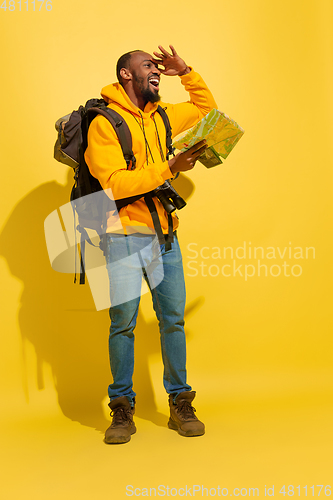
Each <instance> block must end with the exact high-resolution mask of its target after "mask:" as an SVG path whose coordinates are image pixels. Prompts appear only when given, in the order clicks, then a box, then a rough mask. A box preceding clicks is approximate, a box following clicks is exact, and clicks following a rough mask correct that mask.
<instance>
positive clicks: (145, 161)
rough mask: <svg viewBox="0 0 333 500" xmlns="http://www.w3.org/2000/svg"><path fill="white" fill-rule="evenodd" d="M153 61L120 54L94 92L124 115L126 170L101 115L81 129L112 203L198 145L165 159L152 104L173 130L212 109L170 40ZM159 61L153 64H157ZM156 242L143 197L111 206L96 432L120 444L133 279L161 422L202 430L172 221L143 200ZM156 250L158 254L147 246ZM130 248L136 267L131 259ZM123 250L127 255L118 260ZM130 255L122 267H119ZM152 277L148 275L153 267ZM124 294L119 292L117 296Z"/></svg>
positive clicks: (130, 353)
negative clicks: (103, 395) (154, 362)
mask: <svg viewBox="0 0 333 500" xmlns="http://www.w3.org/2000/svg"><path fill="white" fill-rule="evenodd" d="M159 49H160V52H154V55H155V58H153V57H152V56H151V55H150V54H148V53H146V52H143V51H139V50H138V51H133V52H129V53H127V54H124V55H123V56H121V57H120V59H119V60H118V63H117V77H118V83H115V84H112V85H108V86H107V87H104V88H103V89H102V96H103V98H104V99H105V100H106V101H107V102H108V103H109V104H108V106H109V107H110V108H111V109H114V110H115V111H117V112H118V113H119V114H120V115H121V116H122V117H123V118H124V119H125V121H126V123H127V124H128V126H129V129H130V131H131V134H132V141H133V146H132V149H133V153H134V155H135V157H136V168H135V170H128V169H127V164H126V162H125V160H124V157H123V153H122V150H121V147H120V144H119V141H118V139H117V136H116V133H115V131H114V129H113V127H112V126H111V125H110V123H109V122H108V120H106V119H105V118H104V117H103V116H97V117H96V118H95V119H94V120H93V122H92V123H91V125H90V128H89V132H88V148H87V150H86V153H85V158H86V161H87V164H88V166H89V169H90V171H91V173H92V175H94V176H95V177H96V178H98V180H99V181H100V183H101V185H102V187H103V189H109V188H110V189H111V192H112V194H113V196H114V199H116V200H118V199H121V198H127V197H131V196H136V195H140V194H143V193H147V192H150V191H152V190H154V189H156V188H157V187H158V186H160V185H162V184H163V183H164V181H166V180H171V179H173V178H174V176H175V175H176V174H177V172H184V171H187V170H190V169H192V168H193V167H194V165H195V162H196V160H197V159H198V157H199V156H200V155H201V153H202V152H203V151H204V149H205V148H206V145H205V142H204V141H202V142H200V143H198V144H196V145H195V146H193V147H192V148H191V149H189V150H188V151H186V152H184V153H178V154H177V155H176V156H175V157H173V158H172V159H170V160H166V153H167V151H166V129H165V126H164V123H163V120H162V117H161V116H160V114H159V113H157V112H156V110H157V107H158V103H159V104H160V105H161V106H162V107H163V108H164V109H165V110H166V113H167V115H168V117H169V120H170V124H171V127H172V134H173V136H176V135H178V134H179V133H180V132H183V131H184V130H186V129H188V128H190V127H192V126H193V125H195V124H196V123H197V122H198V121H199V120H200V119H201V118H203V117H204V116H205V115H206V114H207V113H208V112H209V111H210V110H211V109H213V108H217V105H216V103H215V101H214V98H213V96H212V94H211V93H210V91H209V90H208V88H207V86H206V84H205V83H204V81H203V80H202V78H201V77H200V76H199V75H198V74H197V73H195V72H194V71H193V69H192V68H190V67H189V66H187V64H186V63H185V61H184V60H183V59H181V58H180V57H179V55H178V54H177V52H176V50H175V49H174V47H173V46H171V45H170V49H171V54H170V53H169V52H167V51H166V50H165V49H164V48H163V47H162V46H159ZM160 65H162V66H163V68H162V69H161V68H159V66H160ZM161 74H163V75H167V76H179V77H180V80H181V83H182V84H183V85H184V86H185V90H187V91H188V92H189V94H190V101H189V102H185V103H180V104H176V105H172V104H166V103H161V102H159V101H160V96H159V86H160V78H161ZM153 202H154V206H155V207H156V212H157V214H158V220H159V223H160V226H161V228H162V232H163V234H164V235H165V239H166V242H167V243H166V244H161V245H160V244H159V243H158V242H157V245H158V249H157V248H156V238H153V236H154V234H155V233H154V229H153V228H154V224H153V220H152V215H151V211H150V210H149V208H148V206H147V204H146V201H145V199H144V198H140V199H139V200H137V201H135V202H134V203H131V204H128V205H127V206H125V207H124V208H122V209H121V210H120V212H119V217H120V221H121V225H122V230H121V231H119V229H117V227H116V226H115V225H113V223H112V218H111V217H110V218H109V220H108V223H107V245H106V246H107V251H106V258H107V266H108V272H109V278H110V293H111V308H110V318H111V327H110V337H109V350H110V365H111V372H112V376H113V383H112V384H111V385H110V386H109V391H108V392H109V396H110V404H109V406H110V408H111V410H112V413H111V415H112V416H113V420H112V424H111V426H110V427H109V428H108V429H107V431H106V433H105V442H106V443H110V444H111V443H124V442H128V441H129V440H130V438H131V434H134V433H135V432H136V428H135V424H134V422H133V415H134V410H135V396H136V394H135V392H134V391H133V388H132V374H133V368H134V334H133V331H134V328H135V324H136V318H137V314H138V308H139V302H140V289H141V281H142V276H144V278H145V279H146V281H147V283H148V286H149V287H150V291H151V294H152V299H153V306H154V310H155V312H156V315H157V318H158V321H159V328H160V333H161V350H162V358H163V363H164V375H163V383H164V387H165V389H166V391H167V393H168V394H169V405H170V419H169V422H168V426H169V428H171V429H174V430H177V431H178V433H179V434H181V435H183V436H199V435H202V434H204V432H205V427H204V424H203V423H202V422H200V420H199V419H198V418H197V417H196V416H195V414H194V411H195V410H194V408H193V406H192V401H193V399H194V397H195V392H194V391H192V388H191V387H190V386H189V385H188V384H187V382H186V346H185V334H184V308H185V285H184V274H183V265H182V258H181V253H180V249H179V245H178V240H177V234H176V229H177V227H178V217H177V216H176V215H172V219H171V224H172V228H171V235H172V231H173V238H171V239H170V238H168V234H169V235H170V231H169V224H170V217H169V218H168V215H167V213H166V211H165V209H164V208H163V205H162V204H161V203H160V201H159V200H158V199H157V198H153ZM157 250H158V251H157ZM139 254H140V264H139V265H137V264H135V258H134V257H133V256H137V255H139ZM126 256H128V258H125V259H124V257H126ZM128 259H130V264H128V262H129V261H128ZM161 260H162V262H163V279H158V278H157V277H156V269H157V267H156V262H160V261H161ZM157 275H158V272H157ZM124 292H125V294H127V299H126V300H124V299H123V298H122V299H121V298H119V297H120V295H121V294H122V293H124Z"/></svg>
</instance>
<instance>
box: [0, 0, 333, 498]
mask: <svg viewBox="0 0 333 500" xmlns="http://www.w3.org/2000/svg"><path fill="white" fill-rule="evenodd" d="M52 4H53V8H52V10H51V11H49V12H47V11H46V10H45V4H44V6H43V8H42V11H41V12H38V8H39V5H40V4H38V6H36V11H35V12H33V10H32V4H31V3H30V4H29V11H28V12H26V11H25V9H26V6H25V4H24V3H22V11H21V12H20V11H19V10H18V9H19V4H18V3H17V2H16V3H15V10H12V11H9V10H8V9H7V11H6V12H5V11H4V10H3V9H1V12H0V23H1V75H2V76H1V83H0V85H1V134H0V140H1V149H0V154H1V197H0V200H1V201H0V202H1V235H0V254H1V259H0V265H1V284H2V287H1V289H2V291H1V307H2V314H1V339H0V349H1V363H0V374H1V378H0V388H1V395H0V405H1V422H0V429H1V431H0V432H1V454H2V457H1V480H0V498H1V499H2V498H3V499H6V500H9V499H15V500H17V499H20V498H29V499H30V498H31V499H34V500H39V499H43V500H45V499H47V500H53V499H60V498H61V499H64V500H67V499H72V498H81V499H86V498H87V499H88V498H89V499H92V498H96V499H99V498H115V499H123V498H128V496H126V490H125V488H126V485H129V484H130V485H133V486H134V487H136V488H144V487H148V488H149V487H155V488H157V487H158V485H165V486H167V485H169V487H170V488H181V487H185V485H187V486H188V488H190V487H192V486H193V485H200V486H201V485H203V486H205V487H207V488H208V489H209V488H217V487H218V486H220V487H221V488H222V487H225V488H228V489H229V493H231V494H232V490H233V488H250V487H258V488H259V489H260V496H261V497H262V496H265V493H264V488H265V485H266V486H267V488H268V487H271V486H272V485H274V486H275V496H276V497H279V498H283V495H282V494H281V493H279V490H280V489H281V487H282V486H283V485H286V490H287V489H288V485H294V488H296V487H297V486H298V485H300V491H301V496H304V493H305V489H304V486H306V485H307V486H308V496H312V490H310V489H309V488H310V487H311V486H312V485H317V484H319V485H320V484H321V485H324V486H325V485H328V484H331V486H333V485H332V483H333V480H332V479H333V478H332V445H333V442H332V437H333V436H332V386H333V377H332V375H333V372H332V216H331V214H332V130H333V126H332V123H333V113H332V111H333V107H332V83H331V82H332V77H333V72H332V21H333V6H332V2H331V0H316V1H315V0H279V1H277V0H269V1H267V0H238V1H237V2H230V1H226V0H206V1H198V0H193V1H192V2H185V1H182V0H180V1H176V0H171V1H169V2H168V3H165V4H163V3H158V2H155V1H154V2H153V1H151V0H147V1H145V2H137V1H134V0H129V1H127V2H126V3H121V2H117V3H116V2H112V1H107V0H95V1H91V2H88V1H87V0H82V1H74V0H70V1H65V0H52ZM7 5H8V1H7ZM169 43H171V44H173V45H174V46H175V47H176V49H177V50H178V52H179V54H180V55H181V56H182V57H183V58H184V59H185V60H186V62H187V63H188V64H190V65H192V66H193V67H194V68H195V70H197V71H198V72H199V73H200V74H201V75H202V76H203V77H204V79H205V80H206V82H207V84H208V86H209V88H210V89H211V90H212V92H213V94H214V97H215V99H216V101H217V103H218V105H219V109H220V110H222V111H224V112H225V113H227V114H228V115H229V116H230V117H232V118H233V119H234V120H236V121H237V122H238V123H239V124H240V125H241V126H242V127H243V128H244V129H245V135H244V137H243V138H242V139H241V140H240V142H239V144H238V145H237V146H236V148H235V150H234V151H233V152H232V153H231V154H230V157H229V158H228V159H227V160H226V161H225V163H224V165H223V166H219V167H216V168H214V169H211V170H207V169H205V168H204V167H203V166H202V165H200V164H197V165H196V167H195V169H194V170H193V171H192V172H190V173H189V174H188V175H186V176H183V177H182V178H181V179H180V180H179V181H178V188H179V191H180V192H181V194H183V195H186V196H187V198H188V206H187V207H186V208H185V209H184V210H183V211H182V212H180V214H179V215H180V219H181V226H180V230H179V237H180V242H181V246H182V249H183V255H184V265H185V273H186V282H187V294H188V301H187V313H186V327H187V338H188V375H189V383H190V384H191V385H192V386H193V388H194V389H195V390H196V391H197V398H196V400H195V406H196V407H197V410H198V416H199V418H200V419H202V420H203V421H204V422H205V423H206V427H207V433H206V435H205V436H204V437H200V438H193V439H186V438H182V437H180V436H179V435H178V434H177V433H175V432H173V431H170V430H169V429H167V427H166V422H167V414H168V406H167V398H166V395H165V393H164V390H163V387H162V365H161V357H160V351H159V340H158V329H157V325H156V322H155V320H154V315H153V312H152V309H151V305H150V300H149V297H148V296H144V297H143V298H142V309H141V312H140V315H139V320H138V326H137V330H136V333H137V339H136V368H135V390H136V392H137V394H138V397H137V401H138V404H137V418H136V423H137V427H138V432H137V434H136V435H135V436H133V437H132V440H131V442H130V443H128V444H126V445H122V446H106V445H105V444H104V443H103V432H104V430H105V429H106V427H107V426H108V407H107V398H106V397H105V396H106V392H107V385H108V384H109V382H110V377H109V367H108V353H107V336H108V324H109V319H108V312H107V311H101V312H96V311H95V310H94V305H93V301H92V297H91V294H90V291H89V288H88V287H78V286H77V287H74V285H73V278H72V276H71V275H64V274H59V273H56V272H54V271H52V269H51V268H50V265H49V262H48V257H47V253H46V247H45V241H44V233H43V222H44V219H45V217H46V216H47V215H48V214H49V213H50V212H52V211H53V210H55V209H56V208H57V207H59V206H61V205H63V204H64V203H66V202H67V201H68V198H69V192H70V186H71V184H72V179H71V177H69V178H68V174H69V168H67V167H66V166H64V165H61V164H59V163H57V162H56V161H55V160H53V144H54V141H55V138H56V134H55V129H54V122H55V121H56V120H57V119H58V118H59V117H60V116H62V115H65V114H67V113H68V112H70V111H71V110H73V109H76V108H77V107H78V106H79V105H80V104H81V103H83V102H85V101H86V100H87V99H88V98H90V97H93V96H98V94H99V91H100V89H101V87H102V86H104V85H106V84H108V83H111V82H113V81H115V70H114V67H115V63H116V60H117V59H118V57H119V56H120V55H121V54H122V53H124V52H127V51H128V50H133V49H137V48H139V49H143V50H146V51H149V52H151V53H152V51H153V50H156V48H157V45H158V44H162V45H164V46H165V47H166V46H168V44H169ZM161 87H162V91H161V94H162V97H163V100H165V101H166V102H179V101H182V100H184V99H186V98H187V97H186V93H185V92H184V90H183V89H182V88H181V85H180V83H179V81H178V79H177V78H168V77H164V78H163V81H162V86H161ZM244 242H246V244H247V245H249V244H250V243H251V245H252V247H255V246H258V247H259V246H262V247H264V248H267V247H274V248H277V247H279V248H280V249H284V248H285V247H287V249H289V247H290V246H291V247H292V248H294V247H301V248H303V249H305V248H306V247H314V248H315V258H312V257H310V258H308V259H295V258H294V257H292V258H291V259H289V257H288V258H287V259H286V261H287V262H288V264H289V265H291V266H292V265H301V267H302V274H301V275H300V276H299V277H294V276H290V277H286V276H283V275H280V276H277V277H273V276H267V277H265V276H262V275H261V276H258V275H255V276H253V277H251V278H248V279H247V280H245V279H244V277H241V276H240V275H239V274H238V275H237V276H231V277H223V276H222V275H221V274H220V275H219V276H216V277H213V276H209V275H208V276H207V277H204V276H202V275H201V273H198V275H197V276H196V277H191V276H189V274H193V271H190V269H189V268H188V267H187V266H188V263H189V261H190V256H191V255H193V253H192V254H191V252H190V251H189V250H188V248H187V247H188V245H189V244H192V248H194V246H193V243H195V244H196V249H197V250H200V249H202V247H204V246H207V247H209V249H211V248H212V247H219V248H221V249H223V247H232V248H233V249H234V250H235V249H236V248H237V247H240V246H242V245H243V244H244ZM289 242H291V245H290V243H289ZM209 249H208V250H205V251H204V252H205V253H204V254H203V255H204V256H208V259H206V260H204V259H203V258H201V257H200V256H199V257H198V259H197V261H198V263H197V265H198V266H199V264H200V263H201V262H204V263H206V264H207V265H215V264H218V265H220V266H221V265H223V264H224V263H230V262H231V261H230V259H229V261H228V262H227V260H225V261H224V260H223V259H222V260H220V261H217V260H214V259H213V258H212V255H211V253H212V252H211V250H209ZM283 260H284V259H282V260H281V259H279V258H277V259H275V260H274V259H273V260H270V259H267V258H266V259H264V261H263V262H264V263H265V264H266V265H268V266H270V265H273V264H277V265H281V264H282V262H283ZM253 263H254V260H253V259H251V258H249V257H247V258H246V259H243V260H239V261H238V264H243V266H244V265H245V264H253ZM192 267H193V262H192ZM198 269H199V268H198ZM215 269H216V268H214V272H215ZM1 490H2V491H1ZM174 491H175V490H174ZM243 491H245V490H243ZM314 491H315V496H317V494H318V491H319V488H318V487H317V486H315V489H314ZM137 492H140V491H139V490H137ZM141 492H142V491H141ZM192 496H193V494H192ZM233 496H235V495H233ZM287 496H288V495H287ZM296 496H298V490H296V489H295V497H296ZM178 497H179V495H178V496H177V498H178ZM196 497H201V493H200V492H198V493H197V494H196ZM320 497H321V498H323V497H324V498H325V494H324V490H322V491H321V494H320Z"/></svg>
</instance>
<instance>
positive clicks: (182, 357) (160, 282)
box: [106, 234, 192, 404]
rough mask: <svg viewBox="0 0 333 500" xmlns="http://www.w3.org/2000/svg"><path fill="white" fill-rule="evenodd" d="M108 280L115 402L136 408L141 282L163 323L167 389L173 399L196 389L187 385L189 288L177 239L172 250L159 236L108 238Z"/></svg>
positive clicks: (163, 352)
mask: <svg viewBox="0 0 333 500" xmlns="http://www.w3.org/2000/svg"><path fill="white" fill-rule="evenodd" d="M106 236H107V238H106V259H107V268H108V273H109V279H110V298H111V308H110V318H111V327H110V336H109V354H110V366H111V372H112V376H113V383H112V384H111V385H110V386H109V390H108V393H109V397H110V399H111V400H113V399H115V398H117V397H120V396H126V397H127V398H128V399H129V401H130V402H131V403H132V404H133V399H134V397H135V395H136V394H135V392H134V391H133V388H132V385H133V383H132V375H133V369H134V333H133V331H134V328H135V325H136V319H137V315H138V310H139V303H140V295H141V283H142V277H144V278H145V280H146V282H147V284H148V286H149V289H150V292H151V295H152V300H153V307H154V310H155V313H156V316H157V319H158V321H159V328H160V337H161V350H162V359H163V363H164V373H163V384H164V387H165V389H166V391H167V393H168V394H172V395H173V397H174V398H176V397H177V395H178V394H179V393H181V392H183V391H190V390H191V389H192V388H191V387H190V386H189V385H188V384H187V383H186V343H185V333H184V309H185V283H184V272H183V263H182V256H181V251H180V248H179V243H178V239H177V236H176V234H175V235H174V242H173V243H172V244H171V249H170V250H167V251H166V250H165V245H160V244H159V242H158V240H157V238H156V236H154V237H153V236H142V235H130V236H126V237H125V236H123V235H114V234H107V235H106Z"/></svg>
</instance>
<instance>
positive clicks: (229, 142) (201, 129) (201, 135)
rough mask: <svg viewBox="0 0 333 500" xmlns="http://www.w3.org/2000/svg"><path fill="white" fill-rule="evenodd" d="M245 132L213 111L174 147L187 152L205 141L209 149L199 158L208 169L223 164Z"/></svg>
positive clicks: (187, 132)
mask: <svg viewBox="0 0 333 500" xmlns="http://www.w3.org/2000/svg"><path fill="white" fill-rule="evenodd" d="M243 134H244V130H243V129H242V128H241V127H240V126H239V125H238V123H236V122H235V121H234V120H232V119H231V118H229V116H227V115H226V114H224V113H222V112H221V111H218V110H217V109H212V111H210V112H209V113H208V115H206V116H205V117H204V118H202V120H200V121H199V122H198V123H197V124H196V125H194V127H192V128H190V129H189V130H187V131H186V132H185V133H184V134H182V135H181V136H180V137H178V138H177V140H176V141H175V142H174V143H173V146H174V147H175V148H176V149H179V150H180V151H182V152H183V151H186V150H187V149H189V148H191V147H192V146H194V145H195V144H196V143H197V142H199V141H202V140H203V139H205V140H206V141H207V145H208V148H207V149H206V150H205V151H204V152H203V153H202V155H201V156H200V157H199V161H200V162H201V163H202V164H203V165H205V167H207V168H211V167H214V166H215V165H218V164H220V163H222V160H221V157H222V158H224V159H225V158H227V156H228V155H229V153H230V152H231V151H232V150H233V148H234V147H235V146H236V144H237V142H238V141H239V139H240V138H241V137H242V135H243Z"/></svg>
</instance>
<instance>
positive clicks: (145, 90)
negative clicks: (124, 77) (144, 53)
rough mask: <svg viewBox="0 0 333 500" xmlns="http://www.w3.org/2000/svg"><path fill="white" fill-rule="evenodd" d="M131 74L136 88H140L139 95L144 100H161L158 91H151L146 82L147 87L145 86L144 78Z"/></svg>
mask: <svg viewBox="0 0 333 500" xmlns="http://www.w3.org/2000/svg"><path fill="white" fill-rule="evenodd" d="M133 76H134V81H135V83H136V84H137V86H138V88H139V89H140V91H141V95H142V97H143V99H144V100H145V101H147V102H151V103H154V102H158V101H160V100H161V97H160V95H159V93H158V92H153V91H152V90H150V88H149V83H147V87H145V86H144V80H143V78H142V77H139V76H137V75H136V74H135V73H134V75H133Z"/></svg>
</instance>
